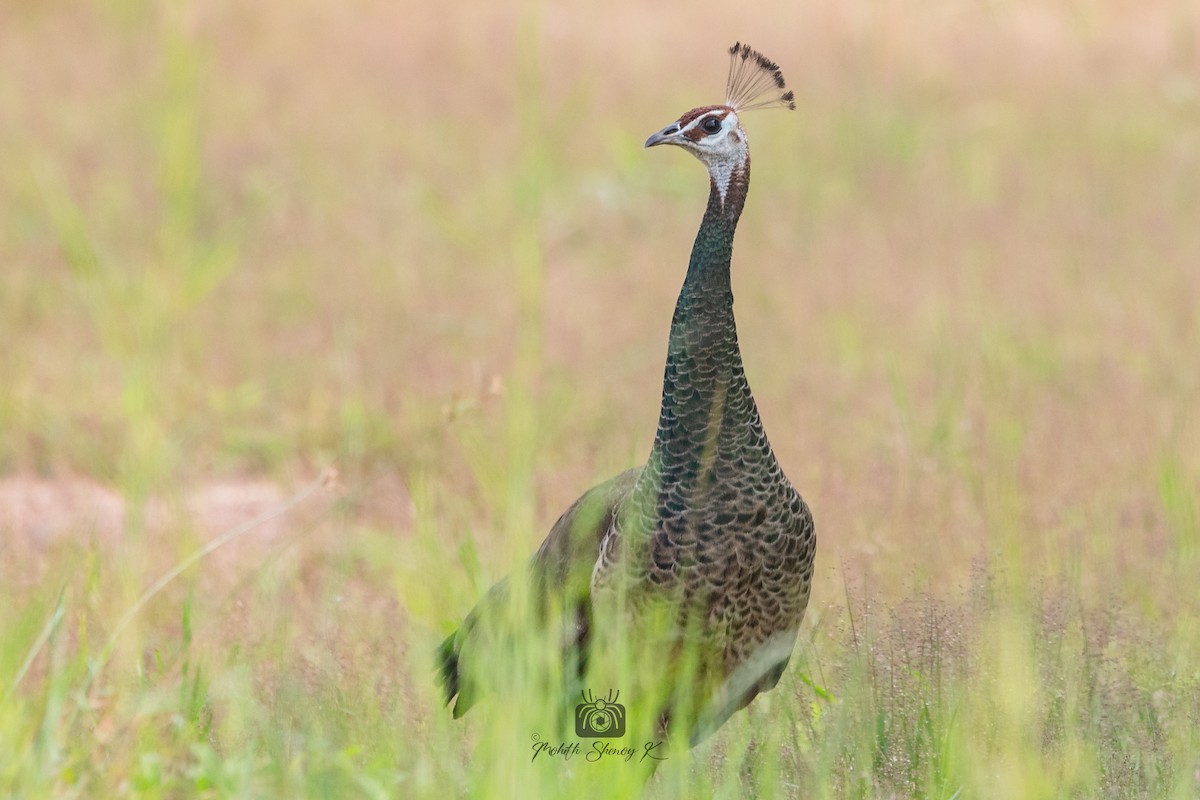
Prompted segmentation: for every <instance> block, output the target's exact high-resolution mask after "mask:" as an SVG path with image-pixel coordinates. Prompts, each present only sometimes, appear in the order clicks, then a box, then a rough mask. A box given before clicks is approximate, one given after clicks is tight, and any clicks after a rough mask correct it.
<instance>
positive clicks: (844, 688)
mask: <svg viewBox="0 0 1200 800" xmlns="http://www.w3.org/2000/svg"><path fill="white" fill-rule="evenodd" d="M685 13H686V15H687V18H688V20H689V25H688V27H687V28H686V35H681V31H683V30H685V29H683V28H680V22H679V20H680V15H681V14H685ZM693 23H694V24H693ZM1198 30H1200V19H1197V17H1196V14H1195V9H1194V8H1192V7H1191V5H1190V4H1187V3H1182V2H1177V3H1172V2H1165V1H1164V2H1161V3H1156V4H1145V5H1142V6H1137V7H1136V8H1134V7H1127V5H1126V4H1120V3H1115V2H1112V3H1109V2H1103V3H1098V4H1097V3H1093V4H1089V5H1087V6H1086V7H1084V6H1082V5H1077V4H1061V5H1058V6H1053V7H1051V6H1047V5H1045V4H1038V3H1032V2H1001V3H992V4H988V5H986V6H969V5H963V4H955V3H948V2H945V3H943V2H936V3H929V4H925V5H922V6H921V7H920V8H913V7H912V6H911V4H887V3H883V4H880V3H843V4H837V5H834V6H830V8H829V9H817V8H810V7H807V6H795V7H793V6H786V5H784V4H768V5H764V6H761V7H756V9H755V10H753V11H749V10H745V9H739V8H735V7H733V6H732V5H729V6H728V7H726V6H725V5H721V4H716V3H702V4H700V5H697V4H695V3H691V4H687V5H686V7H685V6H682V5H670V4H668V5H659V6H655V7H654V8H653V9H645V8H642V7H640V6H638V7H635V6H633V5H631V4H626V3H617V4H616V5H613V4H606V6H605V8H604V9H603V10H602V11H601V10H584V9H582V8H570V9H568V8H566V7H562V8H559V7H550V6H543V5H542V4H539V3H537V2H534V0H529V2H524V3H521V4H518V5H514V6H507V5H503V4H501V5H490V4H472V3H468V4H465V5H458V6H453V7H446V8H441V9H439V10H438V12H437V14H436V15H435V14H434V13H433V12H432V11H431V10H427V9H422V8H420V7H418V6H415V5H399V6H396V5H390V4H376V3H364V4H359V5H358V6H356V7H355V8H354V9H353V11H352V12H348V11H341V10H338V11H334V10H332V9H328V10H327V9H323V8H319V7H316V6H295V5H286V6H285V5H284V4H281V3H271V2H268V3H265V4H261V3H260V4H257V5H255V6H254V7H253V8H243V7H241V6H238V5H236V4H231V3H215V4H204V5H203V6H202V5H201V4H191V3H187V2H175V3H169V4H150V3H145V2H140V0H109V2H102V3H95V4H83V3H72V2H61V3H49V4H33V3H26V4H21V3H16V4H10V5H9V7H6V8H5V9H4V10H2V11H0V74H4V75H5V76H7V77H8V78H9V79H8V80H6V81H3V82H0V208H3V209H4V210H5V213H4V214H3V215H0V268H2V272H0V275H2V277H0V337H2V338H3V341H4V345H5V346H4V347H3V348H0V376H2V377H0V430H2V431H3V435H2V436H0V794H3V795H5V796H16V797H92V796H95V797H113V796H129V797H146V798H150V797H185V796H186V797H190V796H199V797H239V798H240V797H266V796H282V797H296V796H306V797H308V796H311V797H343V796H345V797H406V798H407V797H412V798H421V797H444V796H447V794H450V795H454V796H462V797H472V798H489V797H508V796H517V795H519V796H547V797H555V796H587V797H627V796H631V795H633V794H636V793H638V792H640V791H642V790H641V783H640V778H639V777H637V772H636V770H634V769H630V768H629V766H628V765H626V764H624V763H623V762H620V761H615V760H613V759H611V758H610V759H607V760H602V761H601V762H599V763H592V762H589V761H587V760H585V759H584V758H583V756H582V755H581V756H578V757H573V758H571V759H569V760H568V759H565V758H563V757H552V756H544V757H539V758H538V759H536V760H533V759H531V744H532V739H531V737H532V735H533V734H534V733H538V734H539V735H545V736H549V733H548V732H549V730H550V727H551V725H550V722H549V719H548V717H549V714H550V710H551V709H552V708H553V707H555V706H556V705H557V704H558V703H559V702H561V701H560V699H559V698H552V699H548V698H546V697H544V696H539V695H537V694H536V693H530V692H529V691H525V692H522V691H521V690H520V687H517V688H516V689H514V692H513V693H512V695H511V696H505V697H501V698H494V699H492V700H490V701H487V702H484V703H482V704H481V705H480V706H479V707H478V708H476V709H474V710H473V711H472V712H471V713H470V714H469V715H468V716H467V717H466V718H465V719H464V720H461V721H453V720H451V719H450V718H449V715H448V713H447V712H446V711H445V710H444V709H443V708H442V707H441V704H440V702H439V699H438V697H437V694H436V690H435V687H434V685H433V680H432V669H431V663H430V654H431V652H432V649H433V647H434V646H435V644H436V643H437V642H438V641H440V639H441V638H442V637H443V636H444V635H445V634H446V633H447V632H449V630H451V629H452V627H453V626H454V625H455V624H456V623H457V621H458V620H459V619H461V617H462V615H463V614H464V613H465V612H466V611H467V610H468V609H469V608H470V607H471V606H472V605H473V603H474V602H475V601H476V600H477V599H478V598H479V597H480V596H481V594H482V593H483V592H484V591H486V589H487V587H488V586H490V585H491V583H492V582H493V581H495V580H497V579H499V578H500V577H502V576H503V575H505V574H507V573H508V572H509V571H510V570H512V569H513V568H514V567H515V566H517V565H518V564H520V563H521V562H522V560H523V559H524V558H526V557H527V555H528V554H529V553H530V552H531V551H532V550H533V549H534V548H535V547H536V545H537V544H538V542H539V541H540V539H541V537H542V535H544V532H545V531H546V530H548V528H549V526H550V524H551V523H552V522H553V520H554V519H555V518H556V517H557V515H558V513H559V512H561V510H562V509H564V508H566V506H567V505H568V504H569V503H570V502H571V501H572V500H574V499H575V497H576V496H578V494H579V493H580V492H581V491H582V490H584V489H585V488H587V487H588V486H591V485H592V484H594V483H595V482H597V481H598V480H600V479H603V478H605V477H608V476H609V475H612V474H615V473H616V472H618V471H620V470H622V469H624V468H626V467H628V466H630V465H632V464H634V463H637V462H638V461H639V460H640V459H642V458H644V457H645V453H646V451H647V449H648V447H649V443H650V440H651V437H652V436H653V430H654V423H655V421H656V415H657V393H658V390H659V381H660V380H661V366H662V358H663V346H664V342H665V338H666V330H667V325H668V321H669V315H670V309H671V303H672V301H673V299H674V294H675V292H676V291H677V289H678V284H679V282H680V280H681V279H682V272H683V267H684V265H685V263H686V261H685V259H686V254H687V249H688V247H689V246H690V243H691V237H692V235H693V233H694V227H695V225H696V222H697V220H698V218H699V215H700V211H701V207H702V202H703V191H704V184H703V177H702V175H701V174H700V172H699V169H700V168H699V167H698V166H697V165H696V164H694V163H692V162H691V161H690V160H689V159H686V158H684V157H683V156H681V155H680V154H677V153H665V154H664V153H658V152H651V153H643V152H642V151H641V150H640V143H641V141H642V140H643V139H644V137H645V136H646V135H647V134H648V133H649V132H651V131H654V130H657V129H659V128H660V127H662V125H664V124H665V123H666V122H668V121H670V120H671V119H672V118H673V117H674V116H675V115H677V114H678V113H680V112H682V111H684V110H686V109H687V108H689V107H691V106H693V105H696V104H699V103H706V102H711V100H713V99H714V98H716V97H717V95H716V94H715V93H716V92H719V90H720V81H721V79H722V78H723V68H724V64H723V62H722V60H721V48H722V47H723V46H726V45H728V44H729V42H728V41H726V40H727V39H730V38H744V39H748V40H750V41H751V42H752V43H753V44H755V45H756V46H758V47H760V48H761V49H762V50H763V51H764V52H767V53H768V54H770V55H771V56H772V57H773V58H775V59H776V60H778V61H779V62H780V64H781V65H782V67H783V70H784V73H785V74H786V75H787V76H788V78H789V81H790V84H791V85H793V86H794V87H795V91H796V94H797V101H798V105H799V110H798V111H797V113H795V114H791V115H789V114H783V113H778V112H773V113H764V114H762V116H754V117H753V119H748V120H747V121H746V122H747V126H748V128H749V130H750V134H751V136H752V137H753V140H754V157H755V161H754V165H755V171H754V187H753V189H752V192H751V197H750V201H749V205H748V208H747V212H746V216H745V218H744V220H743V223H742V226H741V228H740V230H739V238H738V244H737V251H736V254H735V264H734V273H735V274H734V290H735V292H736V294H737V310H738V315H739V325H740V335H741V340H742V343H743V348H744V351H745V356H746V359H747V372H748V375H749V378H750V380H751V382H752V383H753V385H754V387H755V391H756V396H757V398H758V401H759V405H760V408H761V410H762V413H763V416H764V419H765V422H766V425H767V428H768V429H769V430H770V432H771V437H772V442H773V444H774V447H775V450H776V451H777V453H778V454H779V456H780V459H781V461H782V462H783V465H784V467H785V469H786V471H787V472H788V474H789V475H790V476H791V478H792V479H793V481H794V482H795V483H796V484H797V486H798V487H799V488H800V489H801V491H802V493H803V494H804V495H805V497H806V498H807V500H808V501H809V503H810V504H811V505H812V507H813V509H814V512H815V515H816V518H817V527H818V540H819V551H818V574H817V582H816V585H815V588H814V593H813V600H812V603H811V605H810V608H809V611H808V615H807V617H806V620H805V623H804V627H803V629H802V631H801V642H800V644H799V646H798V647H797V650H796V652H795V653H794V655H793V661H792V665H791V666H790V667H789V669H788V671H787V673H786V674H785V675H784V677H783V679H782V681H781V683H780V685H779V687H777V688H776V689H775V690H774V691H773V692H771V693H769V694H768V695H765V696H763V697H761V698H760V699H759V700H757V701H756V702H755V703H754V705H753V706H752V708H751V709H750V710H749V712H745V713H740V714H738V715H737V716H735V717H734V718H733V719H732V720H731V721H730V722H729V723H728V724H727V725H726V726H725V727H724V728H723V729H722V730H721V731H720V732H719V733H718V734H717V735H716V736H714V737H713V738H712V739H710V740H709V741H707V742H705V743H703V744H702V745H701V746H699V747H698V748H696V749H695V750H693V751H690V752H687V751H680V750H678V749H677V750H673V751H671V752H669V758H668V760H667V761H665V762H663V763H662V764H661V765H660V767H659V769H658V771H657V773H656V775H655V777H654V778H653V779H652V780H651V782H650V783H649V784H648V786H647V788H646V790H645V791H646V794H647V795H648V796H650V797H664V798H665V797H704V796H714V797H747V796H751V797H780V796H783V797H816V798H820V797H829V798H845V797H861V798H901V797H904V798H909V797H911V798H918V797H919V798H946V799H947V800H949V798H958V799H959V800H961V799H962V798H968V797H987V798H996V797H1001V798H1002V797H1012V798H1066V797H1080V798H1083V797H1087V798H1091V797H1155V798H1159V797H1162V798H1181V799H1182V798H1193V797H1195V796H1197V794H1198V793H1200V733H1197V732H1198V731H1200V594H1198V593H1197V592H1195V591H1194V590H1193V584H1194V576H1195V575H1196V572H1197V568H1198V567H1200V510H1198V509H1200V456H1198V454H1200V415H1198V413H1197V409H1200V367H1198V366H1197V362H1196V359H1195V344H1196V342H1197V341H1200V313H1198V305H1197V296H1196V291H1195V286H1196V280H1197V265H1198V264H1200V229H1198V228H1197V226H1196V225H1195V220H1196V219H1197V218H1200V191H1198V189H1197V187H1200V180H1198V178H1200V149H1198V148H1197V142H1198V141H1200V99H1198V98H1200V88H1198V87H1200V38H1198V34H1197V31H1198ZM731 32H732V33H731ZM332 470H336V476H335V473H334V472H333V471H332ZM293 500H294V502H293ZM255 519H259V521H258V523H257V524H253V525H250V524H249V523H251V522H252V521H254V520H255ZM511 655H512V657H514V658H521V657H522V656H523V654H522V653H521V651H520V650H519V648H518V649H517V650H515V651H514V653H513V654H511ZM593 688H595V689H596V690H597V691H603V689H604V688H605V687H593Z"/></svg>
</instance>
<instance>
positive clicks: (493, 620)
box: [437, 467, 642, 717]
mask: <svg viewBox="0 0 1200 800" xmlns="http://www.w3.org/2000/svg"><path fill="white" fill-rule="evenodd" d="M641 469H642V468H641V467H637V468H634V469H631V470H627V471H626V472H623V473H621V474H620V475H617V476H616V477H614V478H611V479H609V480H607V481H605V482H604V483H601V484H599V485H598V486H595V487H593V488H592V489H589V490H588V491H587V492H585V493H584V494H583V495H582V496H581V497H580V498H579V499H578V500H576V501H575V502H574V503H572V504H571V507H570V508H568V509H567V510H566V511H565V512H564V513H563V515H562V516H561V517H559V518H558V521H557V522H555V523H554V526H553V527H552V528H551V529H550V533H549V534H548V535H547V536H546V539H545V540H544V541H543V542H542V545H541V547H539V548H538V550H537V553H535V554H534V556H533V558H532V559H531V561H530V563H529V567H528V570H529V575H528V579H529V586H530V589H531V592H532V598H531V600H532V601H533V604H534V610H535V613H534V614H532V615H530V614H528V613H525V614H522V613H521V610H520V609H513V605H514V603H513V594H514V591H513V581H512V578H511V577H509V578H505V579H504V580H502V581H500V582H499V583H497V584H496V585H495V586H493V587H492V588H491V589H490V590H489V591H488V593H487V594H486V595H484V597H483V599H482V600H480V601H479V603H478V604H477V605H476V606H475V608H473V609H472V610H471V613H470V614H468V615H467V617H466V619H465V620H463V624H462V625H461V626H460V627H459V629H458V630H457V631H455V632H454V633H453V634H451V635H450V636H449V637H447V638H446V640H445V641H443V642H442V644H441V645H440V646H439V647H438V651H437V668H438V672H439V674H440V678H441V683H442V687H443V689H444V692H445V696H446V702H448V703H449V702H452V701H453V702H454V716H455V717H460V716H462V715H463V714H465V713H466V712H467V710H468V709H469V708H470V707H471V706H472V705H473V704H474V703H475V700H476V699H477V698H476V692H475V688H476V687H475V686H473V685H472V681H471V680H470V676H469V675H467V674H465V673H464V670H463V662H464V660H465V661H467V662H470V661H471V660H472V659H480V660H482V659H483V658H486V656H484V655H482V653H480V654H479V655H476V654H475V651H476V650H477V649H482V648H483V642H484V640H485V639H487V638H489V637H491V636H496V635H497V634H500V633H501V632H500V631H497V630H490V629H492V628H495V627H496V626H498V625H503V624H504V623H505V621H506V620H507V621H508V622H510V623H512V622H513V618H514V617H519V621H518V622H516V623H515V624H522V623H525V624H527V623H528V622H530V621H531V620H533V621H536V623H537V624H541V625H544V626H546V627H550V626H552V625H554V624H561V625H562V628H563V630H564V641H563V643H562V646H563V649H564V651H568V652H570V651H574V654H575V657H576V658H578V665H579V671H580V672H582V669H583V667H584V659H585V658H586V652H585V650H586V645H587V637H588V632H589V628H590V619H591V578H592V570H593V569H594V567H595V564H596V559H597V558H598V557H599V553H600V542H601V540H602V539H603V537H604V536H605V534H606V533H607V532H608V531H609V530H610V529H611V528H612V526H613V522H614V520H615V518H616V515H617V512H618V510H619V509H620V507H621V505H622V504H623V502H624V501H625V499H626V498H627V497H628V496H629V494H630V492H631V490H632V489H633V485H634V483H635V482H636V480H637V477H638V475H639V474H640V473H641ZM564 617H565V619H564ZM572 617H573V619H572ZM501 636H502V634H501ZM456 696H457V700H455V697H456Z"/></svg>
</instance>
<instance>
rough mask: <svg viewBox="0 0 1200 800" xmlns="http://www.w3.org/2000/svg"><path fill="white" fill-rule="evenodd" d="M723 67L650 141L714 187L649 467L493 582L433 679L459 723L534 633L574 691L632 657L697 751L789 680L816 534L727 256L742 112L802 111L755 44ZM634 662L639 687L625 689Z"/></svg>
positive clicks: (743, 172) (676, 331)
mask: <svg viewBox="0 0 1200 800" xmlns="http://www.w3.org/2000/svg"><path fill="white" fill-rule="evenodd" d="M729 53H730V69H729V77H728V82H727V93H726V100H725V103H724V104H723V105H712V106H702V107H700V108H694V109H692V110H691V111H688V112H687V113H685V114H684V115H683V116H681V117H680V118H679V119H677V120H676V121H675V122H672V123H671V124H670V125H668V126H667V127H665V128H663V129H662V130H660V131H659V132H657V133H655V134H654V135H652V136H651V137H650V138H649V139H647V140H646V144H645V146H646V147H647V148H649V147H656V146H658V145H665V144H669V145H675V146H677V147H681V148H683V149H684V150H687V151H688V152H690V153H691V154H692V155H694V156H696V157H697V158H698V159H700V161H701V162H702V163H703V164H704V166H705V167H707V169H708V174H709V184H710V185H709V195H708V206H707V208H706V209H705V212H704V218H703V220H702V222H701V223H700V230H699V232H698V233H697V235H696V241H695V244H694V246H693V248H692V255H691V260H690V261H689V263H688V269H687V276H686V277H685V278H684V281H683V287H682V289H681V290H680V293H679V299H678V301H677V303H676V305H675V313H674V316H673V318H672V320H671V332H670V339H669V341H668V345H667V363H666V370H665V375H664V377H663V391H662V409H661V412H660V414H659V423H658V431H657V433H656V435H655V437H654V445H653V448H652V449H651V452H650V457H649V459H647V461H646V463H645V464H644V465H643V466H640V467H637V468H635V469H631V470H629V471H627V472H624V473H622V474H620V475H618V476H616V477H615V478H612V479H611V480H609V481H607V482H605V483H602V484H600V485H599V486H596V487H594V488H593V489H591V490H590V491H588V492H587V493H585V494H584V495H583V496H582V497H580V498H579V499H578V500H577V501H576V502H575V503H574V504H573V505H572V506H571V507H570V508H569V509H567V511H566V513H564V514H563V515H562V516H561V517H560V518H559V520H558V521H557V522H556V523H555V525H554V527H553V528H552V529H551V531H550V534H549V535H548V536H547V537H546V540H545V541H544V542H543V543H542V545H541V547H540V548H538V551H537V553H536V554H535V555H534V556H533V558H532V560H531V561H530V563H529V565H528V569H527V572H525V573H523V574H522V576H521V577H520V579H519V581H520V582H519V586H520V587H521V588H519V589H518V588H516V587H517V586H518V583H516V582H514V581H511V580H508V579H506V580H505V581H501V582H500V583H498V584H497V585H496V586H494V587H493V588H492V589H491V591H489V592H488V594H487V595H486V596H485V597H484V598H483V599H482V600H481V601H480V602H479V603H478V605H476V607H475V608H474V610H472V611H471V613H470V614H469V615H468V616H467V618H466V619H465V620H464V622H463V623H462V625H461V626H460V627H459V628H458V630H457V631H456V632H455V633H454V634H452V635H451V636H450V637H449V638H447V639H446V640H445V641H444V642H443V643H442V645H441V646H440V647H439V649H438V668H439V672H440V677H441V681H442V684H443V687H444V690H445V694H446V699H447V702H453V703H454V716H455V717H458V716H461V715H462V714H463V713H464V712H466V711H467V709H468V708H470V707H471V705H472V704H473V703H474V702H475V700H476V699H477V695H478V693H479V689H480V687H481V686H482V685H484V684H486V683H487V678H488V676H489V672H490V671H491V670H492V669H493V668H494V661H493V659H492V655H491V654H492V653H494V652H496V651H495V650H493V648H496V647H512V646H514V642H520V641H522V640H523V639H525V638H530V637H533V636H535V635H537V634H540V635H543V636H548V637H550V638H549V641H551V642H552V644H551V647H550V649H551V650H552V651H553V652H555V653H558V656H556V657H557V658H559V659H560V669H561V670H565V671H566V672H569V673H572V674H574V675H576V676H582V675H584V674H586V673H587V671H588V670H589V669H591V670H594V671H603V669H604V667H605V666H607V667H608V668H610V670H609V671H610V674H617V672H619V670H618V671H617V672H614V671H613V670H615V669H616V668H614V667H612V664H610V663H608V662H612V661H615V660H619V659H618V655H619V654H623V657H624V658H625V661H626V672H625V673H624V674H625V675H626V676H627V678H626V679H627V680H634V682H635V683H636V684H637V686H635V687H634V690H633V692H632V695H633V698H634V701H636V702H640V703H641V704H642V706H643V707H644V706H645V705H646V704H650V706H651V712H652V717H653V719H654V721H655V723H656V724H657V726H658V727H659V730H660V731H670V732H671V733H672V734H673V733H674V732H675V731H676V730H680V729H682V733H683V735H685V736H688V737H689V739H690V741H691V742H693V743H694V742H696V741H698V740H699V739H701V738H703V737H704V736H705V735H707V734H708V733H710V732H712V731H713V730H715V729H716V728H717V727H718V726H720V725H721V724H722V723H723V722H724V721H725V720H726V719H728V717H729V716H730V715H731V714H733V713H734V712H735V711H737V710H738V709H740V708H743V707H745V706H746V705H747V704H749V703H750V701H751V700H753V699H754V697H755V696H756V695H757V694H758V693H760V692H763V691H766V690H768V689H771V688H772V687H774V686H775V684H776V683H777V682H778V680H779V678H780V675H781V674H782V673H783V670H784V668H785V666H786V665H787V662H788V658H789V657H790V655H791V652H792V649H793V646H794V643H795V640H796V634H797V630H798V628H799V626H800V622H801V619H802V618H803V616H804V610H805V607H806V606H807V604H808V598H809V591H810V587H811V582H812V574H813V558H814V555H815V551H816V537H815V534H814V529H813V520H812V515H811V513H810V512H809V509H808V506H807V505H806V504H805V502H804V501H803V500H802V499H801V497H800V495H799V494H798V493H797V492H796V490H795V488H793V486H792V484H791V483H790V482H789V481H788V479H787V477H786V476H784V474H783V471H782V470H781V469H780V466H779V463H778V462H777V461H776V459H775V455H774V453H773V452H772V450H771V446H770V444H769V443H768V442H767V437H766V434H765V433H764V431H763V425H762V421H761V420H760V419H759V414H758V408H757V407H756V405H755V402H754V396H753V395H752V394H751V392H750V385H749V383H747V381H746V375H745V372H744V370H743V366H742V356H741V352H740V349H739V347H738V340H737V327H736V325H735V323H734V316H733V294H732V291H731V287H730V257H731V255H732V252H733V236H734V231H735V229H736V227H737V223H738V218H739V217H740V216H741V213H742V207H743V205H744V204H745V201H746V193H747V190H748V189H749V186H750V151H749V145H748V141H747V137H746V131H745V129H744V128H743V127H742V123H741V119H740V115H741V114H742V113H743V112H745V111H748V110H750V109H758V108H769V107H784V108H788V109H794V108H795V102H794V100H793V95H792V92H790V91H786V90H785V84H784V79H783V75H782V73H781V72H780V70H779V67H778V66H777V65H776V64H775V63H773V62H772V61H770V60H768V59H767V58H766V57H764V56H763V55H762V54H760V53H758V52H757V51H755V50H753V49H751V48H750V47H749V46H748V45H744V44H735V45H734V46H733V47H732V48H731V49H730V51H729ZM518 595H519V596H520V597H521V598H522V600H521V601H520V602H518V600H517V596H518ZM522 604H523V606H522V607H523V610H522V611H520V612H516V611H514V607H515V606H518V605H522ZM601 662H603V665H602V663H601ZM630 664H632V665H633V666H634V670H633V673H634V674H636V673H640V674H641V677H640V678H638V677H635V678H632V679H631V678H628V675H630V674H631V673H630V670H629V669H628V667H629V665H630ZM590 674H592V675H595V674H598V673H597V672H592V673H590ZM647 676H649V677H647ZM577 685H578V684H577ZM626 696H627V697H628V696H629V694H628V693H627V695H626ZM456 698H457V699H456Z"/></svg>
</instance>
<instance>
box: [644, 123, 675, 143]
mask: <svg viewBox="0 0 1200 800" xmlns="http://www.w3.org/2000/svg"><path fill="white" fill-rule="evenodd" d="M678 135H679V123H678V122H672V123H671V124H670V125H668V126H667V127H665V128H663V129H662V130H661V131H659V132H658V133H656V134H653V135H652V136H651V137H650V138H649V139H647V140H646V144H644V145H642V146H643V147H654V145H656V144H675V143H676V137H677V136H678Z"/></svg>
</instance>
